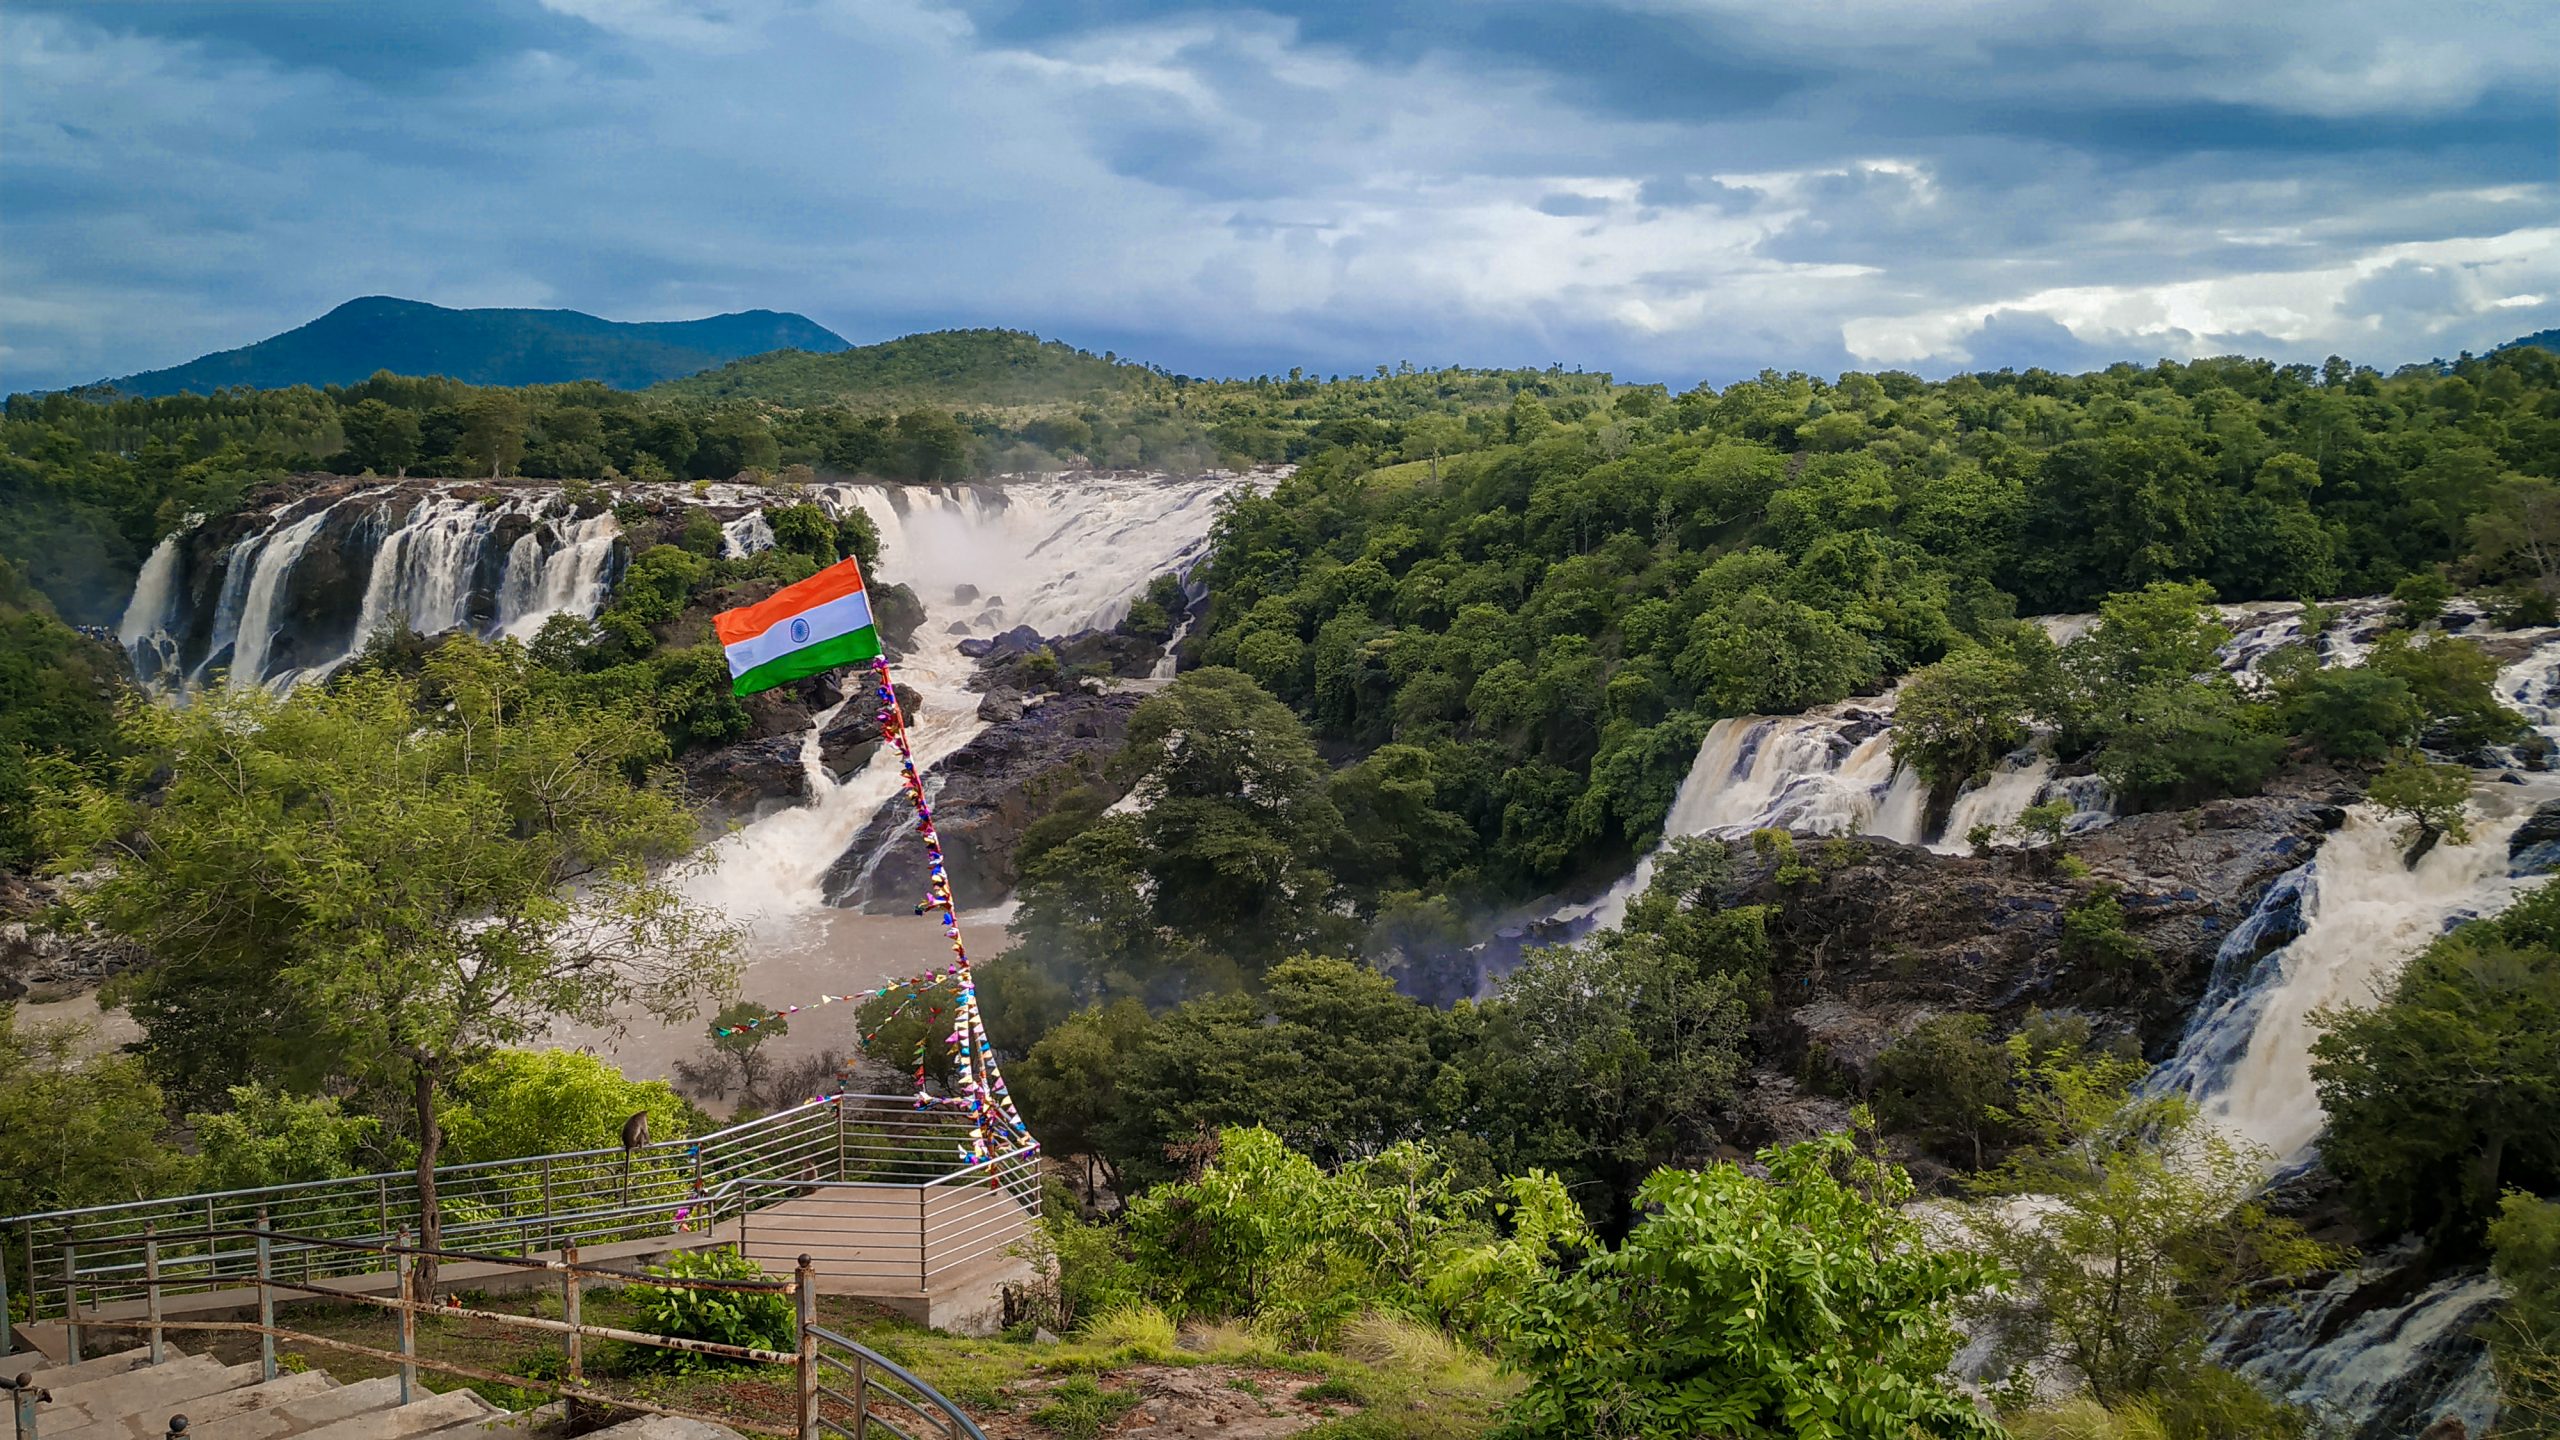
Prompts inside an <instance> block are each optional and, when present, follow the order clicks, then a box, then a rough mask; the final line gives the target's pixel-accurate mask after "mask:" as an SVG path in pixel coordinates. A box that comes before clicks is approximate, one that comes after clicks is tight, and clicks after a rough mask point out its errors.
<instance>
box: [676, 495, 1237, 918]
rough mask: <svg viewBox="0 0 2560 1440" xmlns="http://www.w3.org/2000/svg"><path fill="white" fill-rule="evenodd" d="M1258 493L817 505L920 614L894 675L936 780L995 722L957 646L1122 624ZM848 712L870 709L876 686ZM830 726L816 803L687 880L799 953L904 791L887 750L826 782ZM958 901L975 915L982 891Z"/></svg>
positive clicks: (754, 832)
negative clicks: (949, 760) (856, 524)
mask: <svg viewBox="0 0 2560 1440" xmlns="http://www.w3.org/2000/svg"><path fill="white" fill-rule="evenodd" d="M1248 483H1252V482H1250V481H1248V480H1247V479H1246V478H1245V477H1242V476H1239V475H1235V474H1231V473H1227V472H1213V473H1211V474H1208V475H1166V474H1127V473H1112V474H1083V475H1067V476H1055V477H1049V476H1044V477H1039V478H1018V479H1011V480H1008V481H1007V482H1006V483H1005V484H1003V485H1002V486H993V485H932V486H926V485H879V484H871V485H852V484H836V485H822V486H817V487H814V489H813V490H812V495H813V498H815V499H816V500H817V502H818V503H819V504H821V505H822V506H824V507H825V508H826V509H827V510H828V511H829V512H830V513H833V514H837V515H842V514H844V513H846V512H847V511H849V510H852V509H859V510H861V511H862V512H863V513H864V514H865V515H867V516H869V517H870V519H871V522H872V524H873V526H874V527H876V528H877V529H878V531H879V534H880V550H881V556H882V559H881V567H880V568H881V570H882V572H883V577H882V578H883V579H884V580H895V581H896V582H897V583H899V584H902V585H904V586H906V587H907V588H908V589H909V590H910V591H911V592H912V593H914V594H915V596H916V597H917V599H918V600H919V602H921V603H922V605H923V606H924V610H925V619H924V623H923V624H922V625H920V626H919V627H917V632H916V637H915V643H914V645H913V647H912V648H911V649H910V650H909V651H908V653H906V654H905V655H903V656H900V657H899V658H898V659H897V661H896V674H897V677H898V679H899V680H900V681H901V682H902V683H904V684H907V685H910V686H913V687H914V688H915V689H916V690H917V691H918V692H919V694H920V695H921V696H922V699H923V702H924V703H923V705H922V706H921V707H920V710H919V712H918V714H917V715H915V716H914V717H912V718H913V721H914V724H913V727H912V732H911V739H912V741H913V743H914V746H915V750H916V763H917V765H918V767H919V768H923V769H927V770H930V768H931V767H932V766H933V765H934V764H935V763H936V762H938V761H940V760H941V759H943V758H944V757H945V756H948V755H950V754H951V753H952V752H953V751H955V750H958V749H959V748H960V747H961V746H963V745H965V744H967V743H968V742H969V741H970V740H972V739H974V738H976V737H977V735H978V734H979V732H981V731H982V730H984V729H985V728H986V723H985V722H984V721H981V720H979V719H978V718H977V707H978V695H977V693H976V692H975V691H973V690H971V689H970V688H969V680H970V678H971V677H972V676H973V675H974V674H975V673H976V669H977V665H976V662H975V661H973V660H971V659H969V658H968V657H966V656H964V655H962V654H961V653H960V650H959V642H960V641H961V640H963V639H965V638H968V637H969V636H970V635H971V634H977V635H987V634H994V633H1000V632H1002V631H1005V630H1009V629H1012V628H1013V627H1015V626H1025V625H1027V626H1029V627H1031V628H1032V629H1034V630H1036V631H1038V632H1039V633H1041V634H1043V635H1066V634H1072V633H1074V632H1076V631H1079V630H1085V629H1091V628H1100V627H1107V626H1110V625H1114V624H1117V623H1118V622H1119V620H1120V619H1121V617H1122V616H1124V615H1126V614H1127V613H1128V610H1129V605H1130V603H1131V602H1132V601H1134V600H1136V599H1137V598H1138V597H1139V596H1140V595H1141V594H1143V593H1144V592H1145V590H1146V587H1147V584H1148V582H1149V581H1151V580H1153V579H1154V578H1155V577H1156V576H1157V575H1159V574H1162V573H1164V572H1165V571H1167V570H1178V569H1180V568H1182V567H1183V566H1185V565H1186V564H1189V563H1191V562H1193V561H1196V559H1197V558H1198V556H1199V555H1200V554H1201V553H1202V552H1203V550H1204V549H1205V547H1206V545H1207V543H1208V535H1209V527H1210V524H1211V522H1212V521H1213V520H1214V519H1215V518H1216V513H1217V504H1218V501H1219V500H1220V499H1221V498H1223V497H1224V496H1226V495H1228V494H1230V493H1232V492H1233V491H1235V490H1236V489H1238V488H1239V487H1240V486H1242V485H1244V484H1248ZM727 533H728V534H729V535H730V536H731V537H732V538H734V539H738V540H740V541H741V542H742V543H749V544H752V543H754V536H755V532H754V530H753V528H752V527H748V526H745V525H742V524H739V523H737V522H732V523H731V525H730V526H729V527H728V529H727ZM764 533H765V536H766V537H767V539H766V543H770V539H769V537H770V534H771V532H770V530H769V529H768V530H767V531H765V532H764ZM999 590H1000V591H1001V593H983V594H982V593H981V592H995V591H999ZM963 596H966V597H969V598H967V599H963V598H961V597H963ZM848 703H851V704H869V703H870V700H869V694H868V691H867V689H866V690H863V691H862V692H861V693H860V694H858V695H857V696H856V698H855V699H854V700H852V701H849V702H848ZM830 713H831V714H832V713H833V712H830ZM825 723H826V721H825V719H824V718H822V719H821V721H820V722H819V723H818V724H815V725H813V726H812V727H811V730H810V733H809V736H808V739H807V741H806V743H805V744H804V747H803V750H802V763H803V765H804V766H805V767H807V768H806V773H807V776H808V785H809V794H810V797H811V798H810V800H809V802H808V803H807V804H804V805H801V806H798V807H796V808H793V809H790V810H784V811H780V812H778V813H776V814H773V815H770V816H767V817H765V818H764V819H762V820H759V821H757V822H755V823H754V824H751V825H748V826H746V827H745V828H744V829H742V830H739V831H737V832H736V833H734V834H732V835H730V836H729V837H727V838H726V839H724V840H722V841H720V842H718V843H717V844H716V845H715V846H714V847H713V850H712V852H711V854H710V856H709V857H708V858H709V860H710V864H709V867H708V868H707V870H706V871H705V872H704V873H702V874H700V875H698V876H695V877H693V878H692V879H691V880H689V881H688V882H687V887H688V890H689V892H690V893H692V894H693V895H694V896H695V897H696V898H698V899H701V900H705V901H707V902H710V903H713V904H717V905H719V906H720V907H721V908H723V909H724V910H727V911H728V912H729V913H730V914H731V915H733V916H736V917H738V918H740V919H742V920H749V921H752V922H754V923H755V924H756V926H757V932H758V935H759V937H760V938H767V937H770V938H771V939H773V940H774V942H775V943H793V937H794V936H795V935H797V934H799V933H801V932H803V931H805V930H807V929H808V928H809V927H810V925H811V924H812V923H813V921H812V919H811V917H812V916H813V915H818V916H819V917H820V918H821V919H823V918H827V917H825V916H824V915H823V913H822V912H825V911H827V910H828V909H829V907H827V906H826V905H825V896H824V893H823V886H822V882H823V880H824V878H825V875H826V873H827V871H828V869H829V868H831V867H832V866H833V865H834V863H835V862H836V860H837V858H838V857H840V856H841V855H842V854H843V853H844V851H845V849H846V847H847V846H848V845H849V844H851V843H852V841H853V839H854V837H855V836H856V835H857V834H858V833H859V832H860V830H861V829H862V827H863V826H864V824H866V823H867V822H868V821H869V820H870V819H871V817H872V816H873V815H874V814H875V813H877V812H878V810H879V809H880V807H881V806H882V805H883V804H885V803H889V802H891V801H892V800H893V799H894V798H895V797H896V796H897V794H898V784H899V779H898V773H897V768H896V765H895V763H894V757H893V755H892V753H891V752H890V751H889V750H888V749H887V748H886V747H883V748H882V749H881V750H880V751H879V752H878V753H877V754H876V755H875V756H874V757H873V759H872V762H871V764H870V765H869V767H867V768H866V769H864V770H862V771H861V772H859V773H856V774H853V775H849V776H845V777H843V778H842V779H838V778H837V777H836V776H834V775H832V774H830V773H829V772H828V771H827V768H826V766H825V765H824V764H823V762H822V761H821V760H820V759H819V756H818V748H817V733H818V731H819V730H821V729H823V728H824V725H825ZM960 898H961V901H962V903H963V905H964V906H965V905H966V904H967V903H968V901H969V900H970V899H971V898H972V897H969V896H962V897H960ZM984 898H986V899H989V900H992V899H994V898H995V897H993V896H989V897H984Z"/></svg>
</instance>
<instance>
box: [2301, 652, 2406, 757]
mask: <svg viewBox="0 0 2560 1440" xmlns="http://www.w3.org/2000/svg"><path fill="white" fill-rule="evenodd" d="M2283 715H2284V724H2285V727H2286V728H2287V729H2290V730H2291V731H2293V733H2295V734H2297V735H2299V736H2301V737H2302V738H2303V739H2305V740H2308V741H2310V742H2311V743H2312V744H2314V745H2316V746H2318V747H2319V748H2320V753H2321V754H2323V755H2326V756H2328V757H2329V758H2330V759H2332V760H2351V761H2361V760H2379V759H2381V758H2382V757H2383V756H2385V755H2387V754H2389V753H2390V752H2391V751H2393V750H2395V749H2399V748H2401V747H2403V746H2408V745H2414V744H2416V743H2417V742H2418V737H2419V735H2420V734H2422V733H2423V732H2424V731H2425V730H2426V726H2427V712H2426V707H2424V706H2423V705H2421V704H2419V703H2418V697H2417V696H2416V695H2415V694H2413V693H2411V691H2410V689H2409V684H2408V682H2407V681H2405V680H2403V679H2401V678H2400V677H2399V676H2397V675H2394V674H2391V673H2390V672H2388V671H2386V670H2378V669H2374V668H2371V667H2369V666H2363V665H2358V666H2353V667H2351V668H2348V669H2343V670H2318V671H2313V672H2311V673H2310V674H2309V675H2307V676H2305V677H2304V678H2303V680H2302V681H2301V683H2300V684H2299V685H2298V686H2295V687H2292V693H2290V694H2288V695H2287V696H2286V697H2285V699H2284V703H2283Z"/></svg>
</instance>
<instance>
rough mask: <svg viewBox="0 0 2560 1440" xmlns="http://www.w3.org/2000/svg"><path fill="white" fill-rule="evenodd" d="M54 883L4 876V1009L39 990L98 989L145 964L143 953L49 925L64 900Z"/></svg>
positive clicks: (0, 956) (0, 942) (0, 934)
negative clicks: (108, 978)
mask: <svg viewBox="0 0 2560 1440" xmlns="http://www.w3.org/2000/svg"><path fill="white" fill-rule="evenodd" d="M62 898H63V897H62V887H61V886H60V885H59V884H57V883H56V882H54V881H51V880H45V879H40V878H33V877H29V876H23V875H16V874H12V873H9V872H7V871H0V1004H5V1003H7V1002H9V1001H12V1000H16V999H19V998H21V997H22V996H25V995H26V994H28V993H29V992H30V991H31V990H33V989H35V988H36V987H39V986H41V987H46V988H47V989H50V990H54V991H59V992H69V991H75V990H89V989H94V988H96V987H97V986H98V985H99V984H100V983H101V982H103V981H104V980H105V979H106V978H107V977H108V976H110V975H114V974H116V973H117V972H119V971H123V970H129V969H131V968H133V967H134V966H136V965H139V964H141V963H142V961H143V958H144V956H143V954H142V951H141V950H140V949H139V948H137V947H136V946H134V945H132V944H130V943H129V942H126V941H123V940H117V939H113V938H111V937H109V936H106V935H101V934H98V933H96V932H94V931H88V930H78V929H58V928H56V927H55V926H54V925H53V924H52V923H51V921H50V919H49V916H50V914H51V912H52V910H53V907H55V906H56V905H58V904H60V903H61V901H62Z"/></svg>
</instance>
